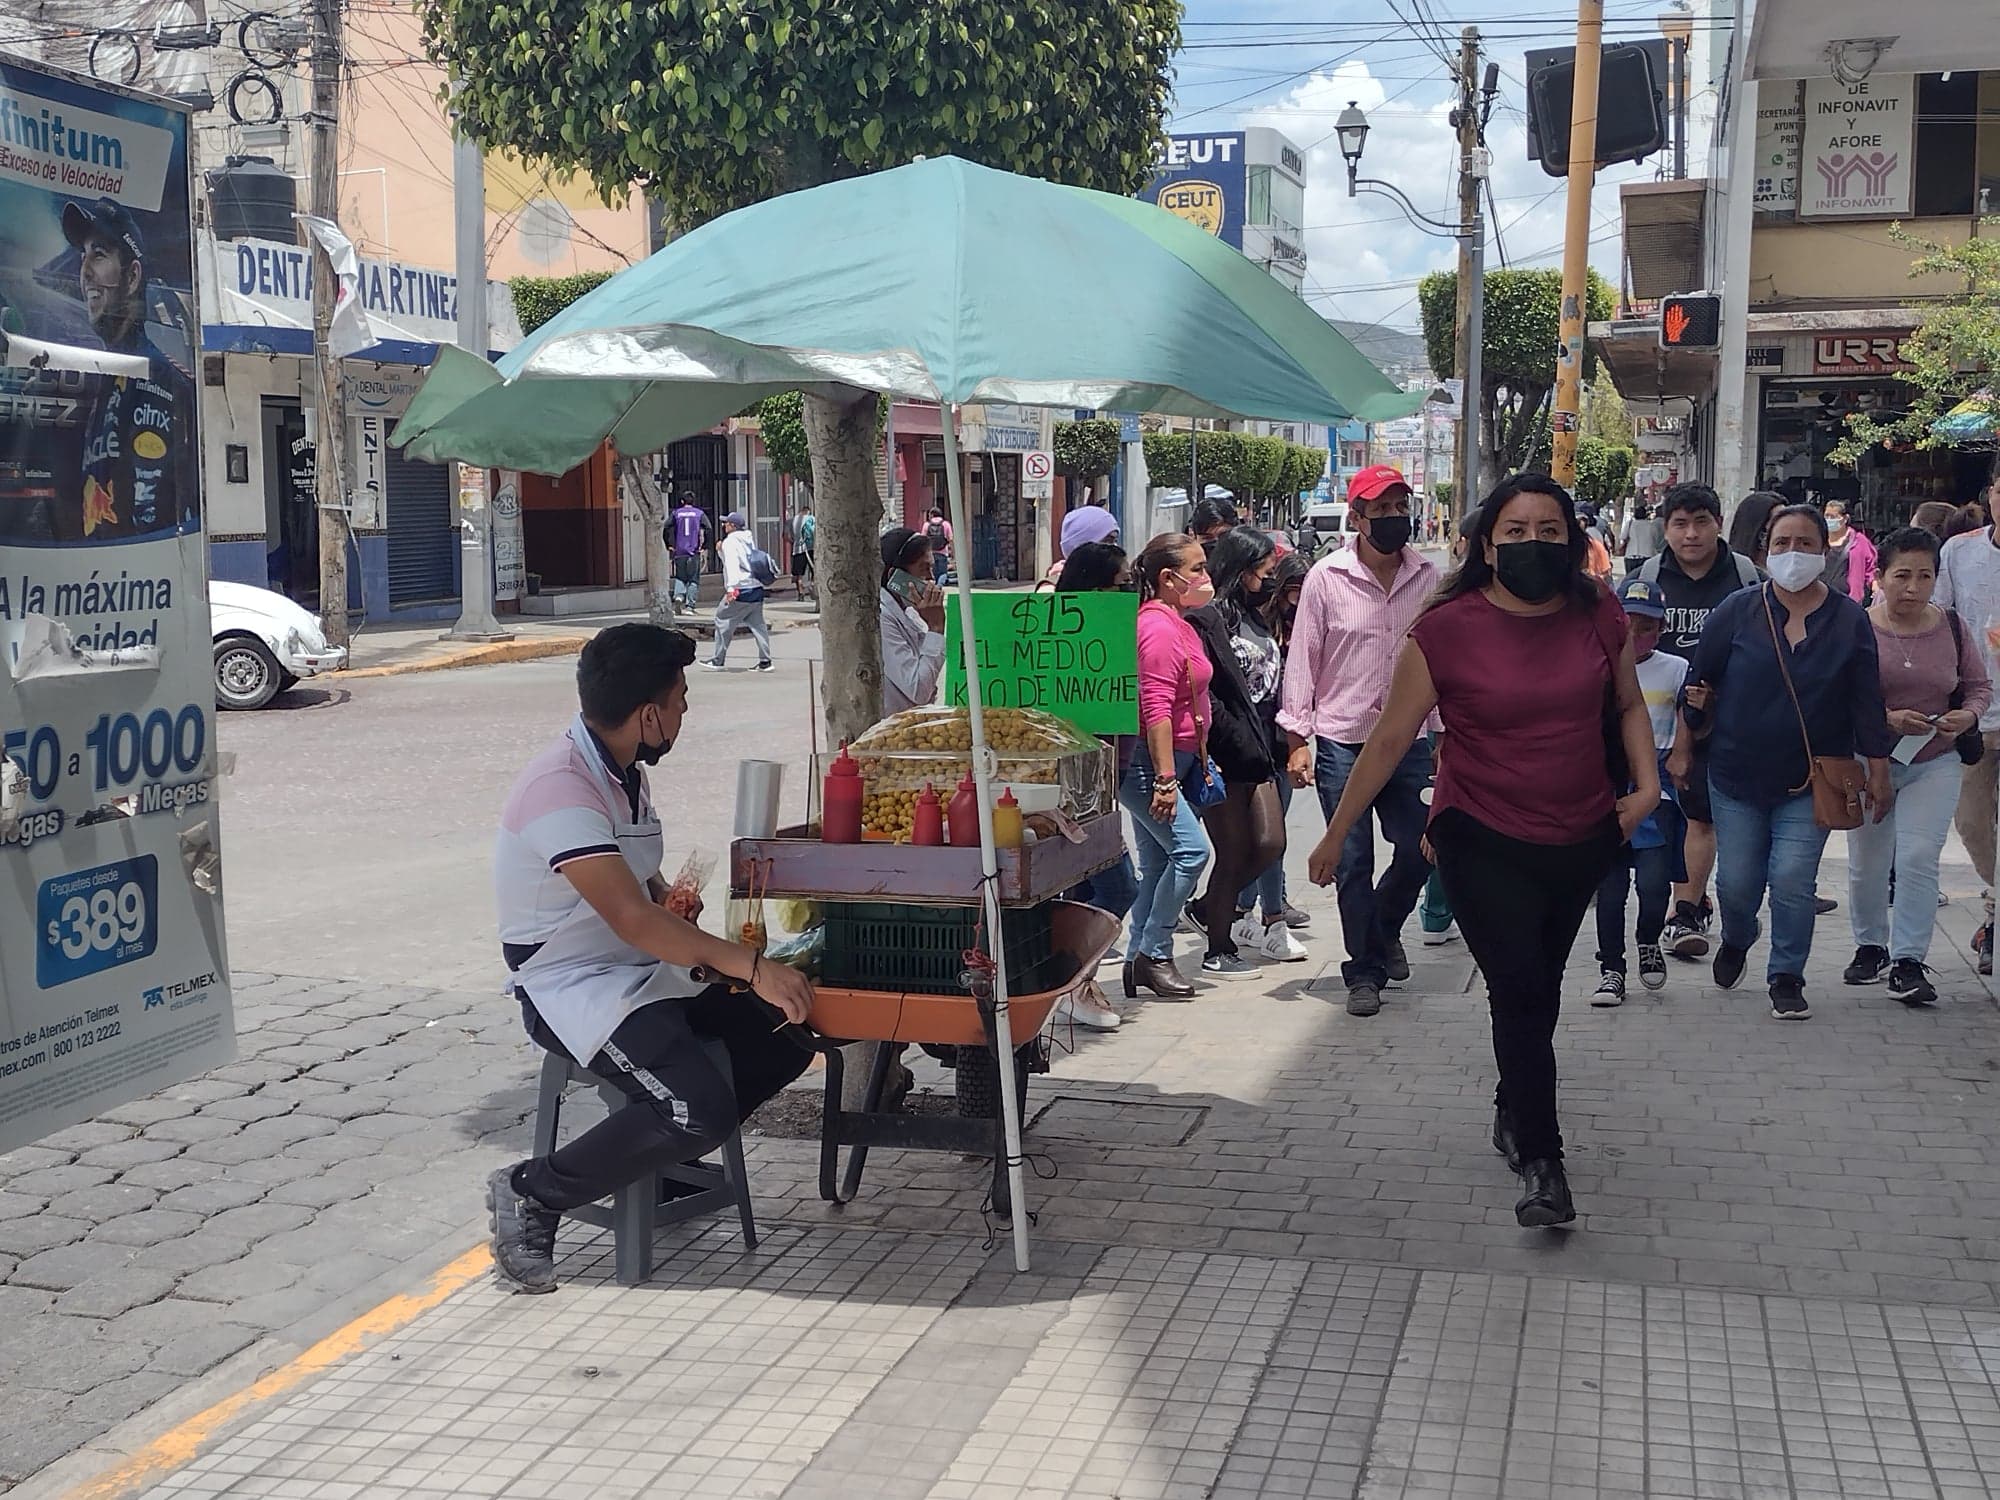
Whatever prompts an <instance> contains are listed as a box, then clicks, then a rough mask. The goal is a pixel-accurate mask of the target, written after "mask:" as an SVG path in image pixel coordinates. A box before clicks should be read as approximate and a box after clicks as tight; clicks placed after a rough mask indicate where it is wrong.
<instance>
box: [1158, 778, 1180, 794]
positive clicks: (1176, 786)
mask: <svg viewBox="0 0 2000 1500" xmlns="http://www.w3.org/2000/svg"><path fill="white" fill-rule="evenodd" d="M1180 789H1181V784H1180V782H1179V780H1178V779H1177V778H1175V777H1172V776H1161V777H1157V778H1156V779H1155V780H1154V782H1153V790H1154V791H1156V792H1177V791H1179V790H1180Z"/></svg>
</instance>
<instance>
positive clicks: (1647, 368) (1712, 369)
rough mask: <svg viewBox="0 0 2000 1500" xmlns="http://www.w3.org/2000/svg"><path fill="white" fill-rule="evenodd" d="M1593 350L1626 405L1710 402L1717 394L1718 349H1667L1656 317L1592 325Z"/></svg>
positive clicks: (1622, 319)
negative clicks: (1678, 400)
mask: <svg viewBox="0 0 2000 1500" xmlns="http://www.w3.org/2000/svg"><path fill="white" fill-rule="evenodd" d="M1589 336H1590V348H1591V352H1592V353H1594V354H1595V355H1596V356H1597V357H1598V359H1600V360H1602V361H1603V363H1604V367H1605V368H1606V369H1607V370H1609V371H1610V372H1611V383H1612V384H1613V385H1615V386H1616V387H1618V394H1619V395H1621V396H1623V397H1624V398H1625V399H1626V400H1627V401H1662V400H1666V399H1667V398H1669V397H1676V396H1684V397H1686V398H1687V399H1688V400H1690V401H1696V402H1700V401H1706V400H1707V399H1708V398H1709V396H1710V395H1711V394H1713V393H1714V390H1715V378H1716V366H1717V363H1718V360H1717V357H1716V352H1715V351H1714V350H1713V349H1662V348H1661V347H1660V320H1659V318H1657V317H1644V318H1620V319H1617V320H1616V321H1614V322H1609V323H1592V324H1591V325H1590V330H1589Z"/></svg>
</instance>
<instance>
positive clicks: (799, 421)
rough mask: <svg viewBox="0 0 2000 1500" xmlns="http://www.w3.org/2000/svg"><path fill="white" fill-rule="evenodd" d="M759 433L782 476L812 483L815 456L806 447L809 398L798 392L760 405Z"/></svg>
mask: <svg viewBox="0 0 2000 1500" xmlns="http://www.w3.org/2000/svg"><path fill="white" fill-rule="evenodd" d="M757 431H758V433H759V434H760V435H761V436H762V437H763V439H764V452H765V454H766V455H767V456H768V457H769V458H770V460H771V467H772V468H774V469H776V470H777V471H778V472H779V473H780V474H789V475H791V476H792V478H794V479H803V480H804V481H806V483H808V484H810V483H811V482H812V453H811V452H810V451H809V450H808V448H807V446H806V424H805V397H803V396H801V395H800V394H799V393H798V392H797V391H786V392H785V393H784V394H782V395H778V396H766V397H765V398H764V399H763V400H762V401H760V402H758V403H757Z"/></svg>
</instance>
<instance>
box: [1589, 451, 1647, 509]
mask: <svg viewBox="0 0 2000 1500" xmlns="http://www.w3.org/2000/svg"><path fill="white" fill-rule="evenodd" d="M1635 463H1636V458H1635V456H1634V454H1633V452H1632V450H1631V449H1630V448H1614V447H1612V446H1611V444H1609V443H1607V442H1605V441H1604V439H1603V438H1600V437H1594V436H1592V435H1590V434H1588V433H1586V434H1585V435H1584V436H1582V437H1580V438H1578V439H1577V440H1576V486H1575V492H1576V498H1577V499H1578V500H1582V501H1586V502H1588V503H1589V504H1591V505H1595V506H1597V507H1599V508H1600V509H1602V508H1603V507H1605V506H1607V505H1615V504H1617V503H1618V502H1619V501H1620V500H1623V499H1624V498H1625V497H1626V496H1627V495H1628V494H1630V493H1631V491H1632V470H1633V467H1634V465H1635Z"/></svg>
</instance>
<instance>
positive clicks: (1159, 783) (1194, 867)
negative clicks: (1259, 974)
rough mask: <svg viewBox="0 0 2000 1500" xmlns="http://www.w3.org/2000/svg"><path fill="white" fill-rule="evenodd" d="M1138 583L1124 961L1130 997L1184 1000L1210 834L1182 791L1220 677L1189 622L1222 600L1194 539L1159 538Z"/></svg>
mask: <svg viewBox="0 0 2000 1500" xmlns="http://www.w3.org/2000/svg"><path fill="white" fill-rule="evenodd" d="M1132 571H1133V574H1134V576H1135V577H1136V578H1137V579H1138V582H1139V597H1140V598H1141V599H1142V600H1143V601H1144V602H1143V603H1142V604H1140V606H1139V737H1140V741H1141V743H1140V746H1139V753H1138V754H1137V755H1135V756H1133V758H1132V766H1131V769H1130V770H1128V771H1127V772H1126V773H1125V777H1124V780H1123V781H1122V782H1121V783H1120V785H1119V788H1118V800H1119V801H1120V802H1121V803H1122V804H1123V805H1124V807H1125V810H1126V811H1127V812H1128V813H1130V814H1131V815H1132V829H1133V834H1134V837H1135V839H1136V841H1137V843H1138V846H1139V894H1138V899H1137V900H1135V901H1134V902H1133V903H1132V936H1131V942H1130V945H1129V946H1128V947H1127V949H1126V954H1125V994H1126V996H1127V997H1128V998H1134V997H1136V996H1137V995H1138V993H1139V991H1140V990H1141V989H1148V990H1151V991H1152V992H1153V993H1154V994H1156V995H1158V996H1160V997H1162V998H1163V999H1169V1000H1185V999H1187V998H1188V997H1189V996H1190V995H1192V994H1193V993H1194V986H1193V985H1192V984H1190V983H1189V982H1188V980H1187V977H1186V976H1185V975H1183V974H1182V973H1181V971H1180V970H1179V969H1177V968H1175V967H1174V925H1175V923H1177V922H1178V921H1179V920H1180V915H1181V908H1182V907H1183V906H1185V905H1186V904H1187V901H1188V898H1189V897H1190V896H1192V895H1193V894H1194V888H1195V884H1196V882H1197V881H1199V880H1200V879H1201V872H1202V870H1203V869H1204V868H1206V867H1207V865H1208V836H1207V835H1206V834H1204V833H1203V832H1202V830H1201V820H1200V819H1199V818H1197V817H1196V816H1195V810H1194V808H1193V807H1191V806H1190V805H1189V804H1188V800H1187V798H1186V796H1185V795H1184V794H1183V792H1182V788H1183V787H1184V786H1185V785H1187V784H1189V782H1190V780H1191V778H1193V777H1196V776H1199V775H1200V774H1201V770H1200V756H1199V755H1198V753H1197V751H1198V748H1199V746H1200V745H1201V743H1202V740H1203V737H1204V726H1205V725H1206V724H1207V723H1208V713H1209V706H1208V683H1209V678H1210V677H1211V675H1212V673H1213V669H1212V668H1211V667H1210V666H1209V661H1208V653H1207V652H1206V651H1205V650H1203V649H1202V644H1201V637H1200V636H1198V635H1196V634H1195V632H1194V627H1193V626H1192V625H1190V624H1188V622H1187V621H1186V620H1185V619H1183V618H1182V616H1183V615H1184V614H1186V612H1187V611H1189V610H1191V609H1200V608H1201V607H1202V606H1203V605H1204V604H1206V603H1208V602H1209V601H1210V600H1211V599H1213V598H1214V597H1215V586H1214V585H1213V584H1211V583H1210V582H1209V579H1208V559H1207V557H1206V556H1205V555H1204V554H1203V552H1202V549H1201V543H1200V542H1198V541H1196V540H1195V539H1194V538H1193V537H1189V536H1162V537H1155V538H1153V540H1152V541H1151V542H1149V543H1148V544H1147V545H1146V550H1145V551H1143V552H1141V553H1140V554H1139V559H1138V561H1137V562H1136V563H1135V564H1133V568H1132Z"/></svg>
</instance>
